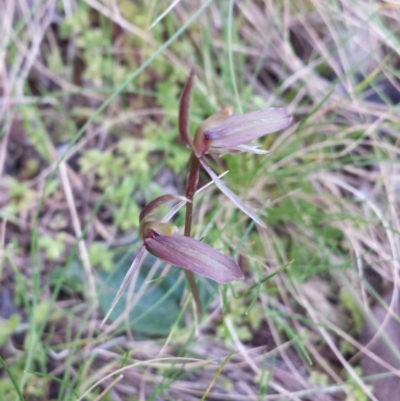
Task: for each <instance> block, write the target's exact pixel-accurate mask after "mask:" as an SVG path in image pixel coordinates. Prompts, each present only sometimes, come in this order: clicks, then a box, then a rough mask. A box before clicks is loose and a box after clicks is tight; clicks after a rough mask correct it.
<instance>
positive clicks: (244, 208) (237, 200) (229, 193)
mask: <svg viewBox="0 0 400 401" xmlns="http://www.w3.org/2000/svg"><path fill="white" fill-rule="evenodd" d="M200 163H201V165H202V166H203V168H204V170H206V172H207V174H208V175H209V176H210V178H211V179H212V180H213V181H214V184H215V185H216V186H217V187H218V188H219V189H220V191H221V192H223V193H224V194H225V195H226V196H227V197H228V198H229V199H230V200H231V201H232V202H233V203H234V204H235V205H236V206H237V207H238V208H239V209H240V210H241V211H242V212H243V213H245V214H247V216H249V217H250V218H251V219H252V220H254V221H255V222H256V223H257V224H258V225H260V226H261V227H264V228H265V227H266V226H265V224H264V223H263V221H262V220H261V219H260V218H259V217H258V216H257V215H256V214H255V213H254V212H253V211H252V210H250V209H249V208H248V207H247V206H246V205H245V204H244V203H243V201H242V200H241V199H240V198H239V197H238V196H237V195H235V194H234V193H233V192H232V191H231V190H230V189H229V188H228V187H227V186H226V185H225V184H224V182H223V181H221V180H220V179H219V177H218V176H217V174H215V173H214V171H213V170H212V168H211V167H210V166H209V165H208V164H207V162H206V161H205V160H204V159H203V158H201V159H200Z"/></svg>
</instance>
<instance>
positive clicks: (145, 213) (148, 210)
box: [139, 195, 191, 223]
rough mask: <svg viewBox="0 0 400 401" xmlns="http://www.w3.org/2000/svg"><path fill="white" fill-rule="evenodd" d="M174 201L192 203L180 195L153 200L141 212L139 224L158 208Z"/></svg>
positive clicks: (163, 196)
mask: <svg viewBox="0 0 400 401" xmlns="http://www.w3.org/2000/svg"><path fill="white" fill-rule="evenodd" d="M173 200H178V201H185V202H191V201H190V200H189V199H187V198H185V197H184V196H180V195H162V196H159V197H158V198H156V199H153V200H152V201H151V202H149V203H148V204H147V205H146V206H145V207H144V208H143V209H142V211H141V212H140V215H139V223H141V222H142V221H143V220H144V218H145V217H147V216H148V215H149V214H150V213H151V212H152V211H153V210H154V209H156V208H157V207H158V206H160V205H162V204H163V203H167V202H170V201H173Z"/></svg>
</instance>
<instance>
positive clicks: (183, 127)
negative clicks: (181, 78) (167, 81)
mask: <svg viewBox="0 0 400 401" xmlns="http://www.w3.org/2000/svg"><path fill="white" fill-rule="evenodd" d="M193 78H194V68H192V69H191V70H190V74H189V78H188V80H187V81H186V83H185V86H184V87H183V90H182V95H181V100H180V103H179V133H180V135H181V138H182V140H183V141H184V142H185V143H186V144H187V145H188V146H190V147H192V138H191V136H190V135H189V117H190V98H191V94H192V87H193Z"/></svg>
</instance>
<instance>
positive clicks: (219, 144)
mask: <svg viewBox="0 0 400 401" xmlns="http://www.w3.org/2000/svg"><path fill="white" fill-rule="evenodd" d="M193 78H194V71H193V70H192V71H191V73H190V75H189V78H188V80H187V82H186V84H185V86H184V88H183V91H182V96H181V100H180V107H179V131H180V135H181V137H182V139H183V141H184V142H185V143H186V144H187V145H188V146H189V148H191V150H192V152H193V154H194V155H195V157H196V158H197V159H198V160H199V162H200V164H201V165H202V166H203V168H204V170H206V172H207V174H208V175H209V176H210V178H211V179H212V180H213V181H214V183H215V185H216V186H217V187H218V188H219V189H220V190H221V191H222V192H223V193H224V194H225V195H226V196H227V197H228V198H229V199H230V200H231V201H232V202H233V203H234V204H235V205H236V206H237V207H238V208H239V209H241V210H242V211H243V212H244V213H246V214H247V215H248V216H249V217H251V218H252V219H253V220H254V221H255V222H256V223H257V224H259V225H260V226H262V227H265V224H264V223H263V222H262V221H261V219H260V218H259V217H258V216H257V215H256V213H254V212H253V211H252V210H250V209H249V208H248V206H246V205H245V204H244V203H243V202H242V201H241V200H240V199H239V198H238V197H237V196H236V195H235V194H234V193H233V192H232V191H231V190H230V189H229V188H228V187H227V186H226V185H225V184H224V183H223V182H222V181H221V180H220V179H219V178H218V176H217V175H216V174H215V173H214V171H213V170H212V169H211V167H210V166H209V165H208V163H207V161H206V159H205V157H204V156H205V155H206V154H207V153H229V152H231V151H241V152H251V153H256V154H266V153H268V152H267V151H264V150H260V149H258V148H257V147H256V146H255V147H252V146H248V145H245V143H247V142H250V141H253V140H255V139H258V138H260V137H262V136H264V135H267V134H270V133H272V132H276V131H279V130H281V129H284V128H286V127H287V126H288V125H289V124H290V122H291V121H292V117H291V116H290V115H289V114H288V111H287V109H285V108H271V109H265V110H258V111H254V112H251V113H246V114H233V108H232V107H230V106H228V107H225V108H223V109H222V110H220V111H218V112H217V113H215V114H213V115H212V116H211V117H209V118H207V119H206V120H204V121H203V122H202V123H201V124H200V125H199V126H198V128H197V130H196V132H195V134H194V137H193V138H192V137H191V136H190V135H189V129H188V127H189V110H190V95H191V91H192V87H193Z"/></svg>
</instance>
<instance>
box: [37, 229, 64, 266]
mask: <svg viewBox="0 0 400 401" xmlns="http://www.w3.org/2000/svg"><path fill="white" fill-rule="evenodd" d="M38 245H39V249H41V250H42V251H43V252H44V253H45V255H46V258H47V259H48V260H58V259H60V257H61V256H62V255H63V253H64V251H65V242H64V235H63V234H62V233H60V234H56V235H55V236H50V235H41V236H40V237H39V239H38Z"/></svg>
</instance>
